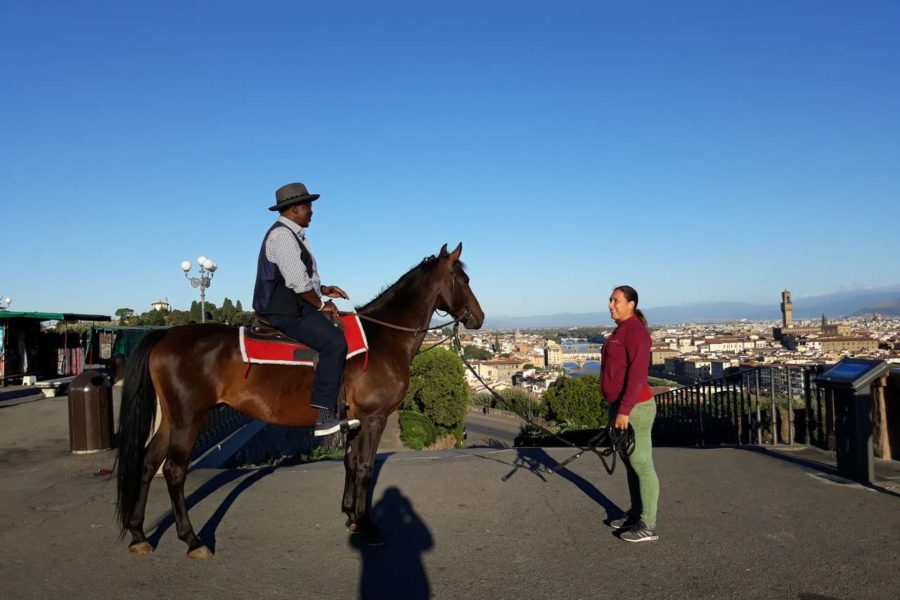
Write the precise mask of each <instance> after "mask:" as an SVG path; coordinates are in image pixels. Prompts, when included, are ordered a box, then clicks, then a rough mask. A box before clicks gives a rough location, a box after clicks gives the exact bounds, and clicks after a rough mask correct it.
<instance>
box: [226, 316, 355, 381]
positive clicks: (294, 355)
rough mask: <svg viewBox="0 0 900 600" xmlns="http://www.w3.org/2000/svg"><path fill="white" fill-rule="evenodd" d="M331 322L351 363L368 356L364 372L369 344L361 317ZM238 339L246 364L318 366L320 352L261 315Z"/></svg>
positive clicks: (244, 329) (345, 317)
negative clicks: (344, 343) (345, 347)
mask: <svg viewBox="0 0 900 600" xmlns="http://www.w3.org/2000/svg"><path fill="white" fill-rule="evenodd" d="M332 321H333V322H334V323H335V325H336V326H337V327H339V328H340V329H341V330H342V331H343V332H344V338H345V339H346V340H347V358H348V359H349V358H351V357H353V356H356V355H357V354H363V353H366V362H365V363H364V364H363V369H365V368H366V367H367V366H368V351H369V342H368V340H367V339H366V332H365V331H364V330H363V328H362V323H361V322H360V320H359V317H358V316H356V315H355V314H350V315H343V316H340V317H337V318H335V319H332ZM238 335H239V339H240V348H241V358H243V360H244V362H245V363H248V364H253V363H256V364H269V365H300V366H307V367H314V366H315V365H316V364H317V363H318V358H319V353H318V352H316V351H315V350H313V349H312V348H310V347H309V346H306V345H305V344H302V343H301V342H298V341H297V340H295V339H293V338H291V337H288V336H287V335H285V334H284V333H282V332H281V331H279V330H277V329H275V328H274V327H273V326H272V325H271V323H269V322H268V321H266V319H265V318H263V317H261V316H260V315H256V322H254V323H253V324H252V325H251V326H250V327H240V328H239V334H238Z"/></svg>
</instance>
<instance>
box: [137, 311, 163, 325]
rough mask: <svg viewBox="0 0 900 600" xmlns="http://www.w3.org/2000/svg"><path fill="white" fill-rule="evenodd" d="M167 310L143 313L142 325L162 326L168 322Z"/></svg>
mask: <svg viewBox="0 0 900 600" xmlns="http://www.w3.org/2000/svg"><path fill="white" fill-rule="evenodd" d="M167 316H169V311H167V310H150V311H147V312H145V313H143V314H142V315H141V325H150V326H162V325H165V324H166V317H167Z"/></svg>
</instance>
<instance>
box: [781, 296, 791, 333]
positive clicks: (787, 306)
mask: <svg viewBox="0 0 900 600" xmlns="http://www.w3.org/2000/svg"><path fill="white" fill-rule="evenodd" d="M781 324H782V326H783V327H784V328H785V329H787V328H789V327H793V326H794V303H793V302H791V293H790V292H789V291H787V290H784V291H783V292H781Z"/></svg>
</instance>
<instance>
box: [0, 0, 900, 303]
mask: <svg viewBox="0 0 900 600" xmlns="http://www.w3.org/2000/svg"><path fill="white" fill-rule="evenodd" d="M48 6H52V10H49V9H48ZM0 10H2V12H3V16H4V18H3V19H0V31H2V33H3V35H2V36H0V45H2V48H3V50H4V51H5V52H4V53H5V55H6V56H10V57H15V60H10V61H6V62H5V63H4V64H3V65H0V73H2V74H3V76H4V81H7V82H8V83H10V84H11V85H9V86H8V89H7V90H5V93H4V94H2V95H0V109H2V110H0V123H2V125H3V130H4V136H3V140H0V165H2V166H0V198H2V202H3V206H4V209H5V216H6V222H7V223H8V226H7V228H6V231H5V236H4V241H5V248H6V249H7V255H8V257H9V258H7V260H5V261H4V262H3V265H2V266H0V292H2V293H3V295H4V296H10V297H12V298H13V300H14V302H13V304H12V305H11V307H10V310H64V311H71V312H83V313H102V314H113V312H114V311H115V310H116V309H117V308H123V307H128V308H133V309H135V310H137V311H139V312H143V311H144V310H147V309H148V308H149V305H150V303H151V302H154V301H157V300H160V299H163V298H167V299H168V301H169V302H171V304H172V305H173V306H174V307H176V308H187V307H188V306H190V303H191V301H192V300H195V299H198V298H197V293H196V290H195V289H193V288H191V287H190V285H189V284H187V283H185V281H184V276H183V274H182V271H181V270H180V268H179V264H180V263H181V261H183V260H189V261H191V262H192V263H195V262H196V258H197V257H198V256H200V255H206V256H212V257H214V258H215V260H216V262H217V263H218V264H219V270H218V271H217V272H216V277H215V280H214V281H213V283H212V285H211V287H210V288H209V290H207V299H208V300H209V301H211V302H213V303H216V304H218V305H221V303H222V300H223V299H224V298H225V297H229V298H231V299H232V300H237V299H240V300H241V301H242V303H243V304H244V306H245V307H248V306H249V304H250V296H251V293H252V287H253V281H254V273H255V263H256V257H257V253H258V251H259V244H260V241H261V239H262V235H263V233H264V232H265V230H266V228H267V227H268V225H269V223H270V222H271V220H272V216H273V215H272V213H270V212H268V211H267V210H266V208H267V207H268V206H269V205H270V204H272V201H273V198H274V191H275V189H276V188H278V187H279V186H281V185H282V184H284V183H288V182H290V181H303V182H304V183H306V184H307V186H308V187H309V189H310V190H311V191H312V192H314V193H320V194H321V195H322V197H321V199H320V200H318V201H317V202H316V203H315V206H314V209H315V215H314V217H313V223H312V227H311V228H310V230H309V232H308V233H309V239H310V244H311V246H312V250H313V252H314V253H315V255H316V258H317V261H318V263H319V266H320V270H321V273H322V277H323V280H324V281H325V283H330V284H338V285H341V286H342V287H343V288H344V289H346V290H347V291H348V292H349V294H350V297H351V303H346V302H344V303H340V306H341V308H343V309H349V308H351V307H352V306H353V305H361V304H364V303H365V302H366V301H368V300H370V299H371V298H372V297H374V296H375V295H377V293H378V292H379V290H381V289H383V288H384V287H385V286H387V285H389V284H390V283H392V282H393V281H395V280H396V279H397V278H399V277H400V276H401V275H402V274H403V273H405V272H406V271H407V270H408V269H409V268H410V267H412V266H413V265H415V264H416V263H418V261H420V260H421V259H422V258H423V257H425V256H427V255H430V254H433V253H436V252H437V251H438V250H439V248H440V247H441V245H442V244H444V243H448V244H449V245H450V246H451V247H452V246H454V245H455V244H456V243H458V242H462V243H463V247H464V249H463V253H462V259H463V260H464V261H465V262H466V263H467V264H468V272H469V275H470V277H471V280H472V289H473V291H474V292H475V293H476V295H477V296H478V298H479V300H480V301H481V304H482V306H483V308H484V309H485V312H486V313H487V315H488V317H489V318H490V316H491V315H496V316H513V317H515V316H529V315H547V314H559V313H563V312H566V313H587V312H602V311H603V310H604V309H605V305H606V298H607V297H608V294H609V291H610V289H611V288H612V287H614V286H616V285H620V284H629V285H632V286H634V287H635V288H637V289H638V291H639V292H640V295H641V306H642V307H647V308H653V307H666V306H679V305H685V304H692V303H697V302H745V303H750V304H756V305H763V304H765V305H769V304H772V305H773V306H775V305H777V295H778V293H779V292H780V291H781V290H782V289H784V288H790V289H791V290H792V291H793V294H794V301H795V303H797V304H798V308H799V301H800V300H802V299H803V298H809V297H816V296H819V295H823V294H828V293H832V292H836V291H839V290H841V289H842V288H843V289H845V290H846V289H850V290H852V289H866V288H880V287H884V286H895V285H896V284H897V283H898V281H896V280H885V277H891V275H890V274H887V275H885V273H884V271H885V265H886V264H887V261H888V259H889V257H894V256H898V255H900V238H898V237H897V236H896V235H895V232H894V231H893V227H894V224H895V223H897V222H900V202H897V199H898V198H900V175H898V173H900V152H898V148H897V140H898V139H900V113H898V112H897V111H896V110H895V109H894V107H895V106H897V105H898V104H900V82H898V81H897V78H896V77H893V76H892V74H893V73H896V72H898V71H900V40H898V38H897V36H896V35H895V31H896V30H897V28H898V26H900V7H898V6H897V5H895V4H893V3H888V2H873V3H869V4H867V5H865V6H862V7H860V6H851V5H847V4H842V3H833V2H825V3H822V2H797V3H791V4H790V5H789V6H785V5H784V4H783V3H779V2H754V3H727V5H710V4H709V3H694V2H686V3H679V4H678V5H672V4H671V3H666V2H646V3H641V4H638V5H629V6H612V5H605V4H603V3H588V2H575V3H571V4H566V5H564V6H550V5H547V4H546V3H539V2H522V3H516V5H515V9H513V8H511V7H510V5H505V4H503V3H497V4H489V5H484V4H482V3H470V2H460V3H453V5H421V4H420V3H415V4H411V3H383V4H380V5H378V6H367V5H356V4H347V3H336V4H335V5H316V6H305V5H296V4H294V3H271V4H268V5H266V6H265V7H253V8H250V7H248V6H241V5H228V6H223V7H222V8H221V10H217V11H214V12H211V11H208V10H203V8H202V7H200V6H197V5H195V6H190V5H187V6H185V5H182V4H175V3H166V2H162V3H155V4H154V5H152V6H149V5H145V6H142V5H120V4H117V3H102V2H100V3H91V4H89V5H58V4H53V5H49V4H48V5H45V4H42V3H40V2H35V3H14V2H2V3H0ZM46 40H52V41H53V43H52V44H48V43H46ZM898 295H900V294H898ZM773 299H774V300H773Z"/></svg>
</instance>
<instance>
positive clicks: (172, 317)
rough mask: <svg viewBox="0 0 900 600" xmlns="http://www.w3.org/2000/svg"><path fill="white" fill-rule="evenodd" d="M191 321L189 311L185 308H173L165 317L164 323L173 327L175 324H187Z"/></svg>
mask: <svg viewBox="0 0 900 600" xmlns="http://www.w3.org/2000/svg"><path fill="white" fill-rule="evenodd" d="M190 322H191V313H189V312H188V311H186V310H173V311H171V312H170V313H169V316H168V317H167V318H166V325H168V326H169V327H175V326H176V325H187V324H188V323H190Z"/></svg>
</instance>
